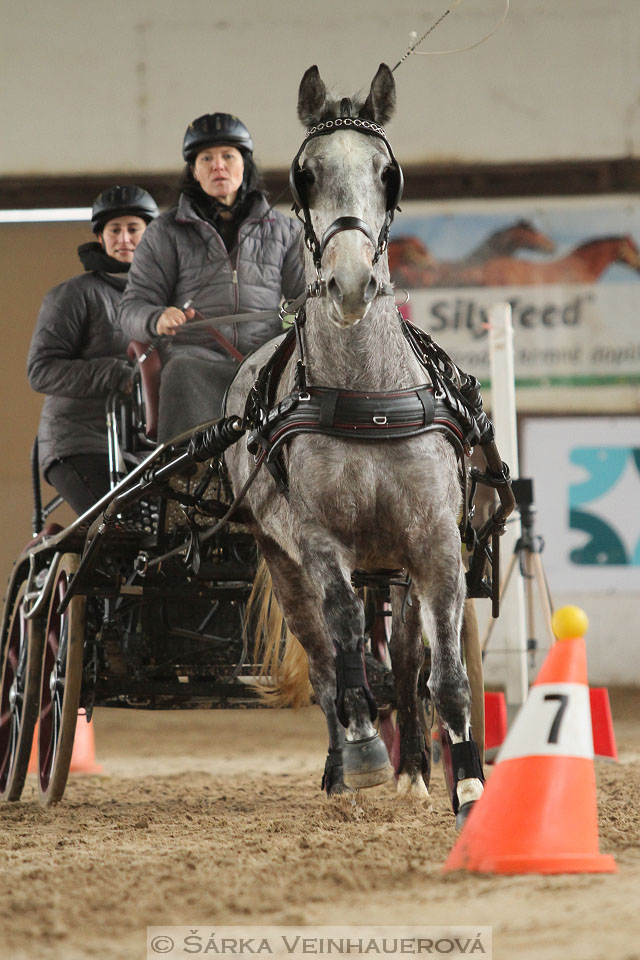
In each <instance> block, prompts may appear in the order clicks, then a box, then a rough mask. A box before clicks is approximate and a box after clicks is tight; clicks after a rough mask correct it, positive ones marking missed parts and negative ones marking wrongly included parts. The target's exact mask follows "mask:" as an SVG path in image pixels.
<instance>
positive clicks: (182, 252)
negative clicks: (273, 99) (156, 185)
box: [120, 113, 304, 441]
mask: <svg viewBox="0 0 640 960" xmlns="http://www.w3.org/2000/svg"><path fill="white" fill-rule="evenodd" d="M182 154H183V157H184V159H185V161H186V167H185V171H184V175H183V180H182V185H181V193H180V198H179V202H178V205H177V207H175V208H174V209H172V210H169V211H168V212H167V213H164V214H162V216H160V217H159V218H158V219H157V220H156V221H155V222H154V223H153V224H151V226H150V228H149V230H148V231H147V232H146V233H145V235H144V237H143V239H142V242H141V244H140V247H139V249H138V251H137V253H136V259H135V262H134V264H133V266H132V268H131V271H130V273H129V279H128V283H127V289H126V291H125V294H124V296H123V298H122V304H121V308H120V323H121V326H122V328H123V330H125V331H126V333H127V334H128V336H129V337H130V338H131V339H136V340H149V339H150V338H153V337H155V336H156V335H158V334H165V335H168V336H169V337H171V338H173V339H172V340H171V341H170V342H169V343H166V342H165V343H164V344H163V350H162V353H163V371H162V379H161V386H160V410H159V425H158V439H159V440H160V441H166V440H170V439H171V438H172V437H175V436H177V435H178V434H180V433H183V432H185V431H187V430H191V429H192V428H193V427H196V426H197V425H199V424H201V423H204V422H206V421H207V420H213V419H215V418H217V417H219V416H220V414H221V406H222V399H223V396H224V392H225V389H226V387H227V385H228V383H229V382H230V380H231V379H232V377H233V374H234V372H235V370H236V369H237V359H235V360H234V359H231V357H230V356H229V354H228V353H227V352H225V349H224V347H222V346H221V345H220V344H219V343H218V342H216V341H215V340H214V339H213V338H212V336H211V334H209V333H208V332H207V331H206V330H202V329H197V330H193V331H189V330H188V329H184V330H183V329H181V328H182V327H183V325H184V324H185V323H186V322H187V320H188V319H191V318H192V317H193V311H192V310H190V309H189V310H186V309H184V306H185V304H186V303H187V301H190V302H192V303H193V306H194V307H195V308H197V310H198V311H199V312H200V313H201V314H203V315H204V316H205V317H207V318H210V317H216V316H217V317H220V316H226V315H231V314H234V313H249V312H253V311H261V310H274V309H277V308H278V307H279V305H280V302H281V300H282V298H283V297H284V298H285V299H291V298H295V297H297V296H298V295H299V294H300V293H301V292H302V290H303V288H304V273H303V263H302V252H301V242H300V224H299V223H298V222H297V221H295V220H292V219H291V218H290V217H288V216H284V215H283V214H281V213H279V212H276V211H275V210H272V209H271V208H270V207H269V204H268V203H267V200H266V197H265V194H264V185H263V182H262V178H261V176H260V173H259V172H258V169H257V167H256V164H255V161H254V159H253V141H252V139H251V135H250V134H249V131H248V130H247V128H246V127H245V125H244V124H243V123H242V122H241V121H240V120H239V119H238V118H237V117H234V116H231V115H230V114H228V113H213V114H205V115H204V116H202V117H198V118H197V119H196V120H194V121H193V123H190V124H189V126H188V128H187V131H186V133H185V136H184V142H183V147H182ZM219 329H220V333H221V334H222V335H223V336H224V337H225V338H226V339H227V341H229V342H230V343H231V344H232V346H233V347H234V348H236V349H237V351H239V352H240V353H241V354H245V353H248V352H249V351H251V350H254V349H256V347H258V346H260V345H261V344H262V343H264V342H265V341H266V340H269V339H270V338H271V337H273V336H276V335H277V334H278V333H280V332H281V329H282V325H281V323H280V321H279V320H278V319H276V320H272V321H268V322H265V321H264V320H262V319H259V318H257V319H256V320H255V321H249V322H243V323H242V324H233V323H228V324H225V325H223V326H222V327H220V328H219ZM178 331H180V336H178V337H175V334H176V333H177V332H178Z"/></svg>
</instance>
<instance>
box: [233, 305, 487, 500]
mask: <svg viewBox="0 0 640 960" xmlns="http://www.w3.org/2000/svg"><path fill="white" fill-rule="evenodd" d="M398 318H399V321H400V323H401V326H402V331H403V333H404V335H405V337H406V338H407V340H408V342H409V344H410V345H411V348H412V350H413V352H414V354H415V355H416V357H417V359H418V360H419V362H420V364H421V366H422V367H423V369H424V370H425V372H426V373H427V374H428V376H429V382H425V383H423V384H419V385H418V386H416V387H409V388H405V389H401V390H394V391H389V392H384V393H377V392H373V391H366V392H363V391H357V390H343V389H339V388H335V387H326V386H317V385H308V384H307V382H306V369H305V364H304V351H303V344H302V328H303V326H304V322H305V316H304V308H303V309H302V310H300V311H299V312H298V314H296V320H295V323H294V326H293V327H292V328H291V329H290V330H289V331H288V332H287V334H286V336H285V338H284V340H282V342H281V343H280V345H279V346H278V348H277V349H276V350H275V351H274V353H273V355H272V356H271V358H270V359H269V361H268V362H267V364H266V365H265V366H264V367H263V368H262V370H261V371H260V373H259V374H258V377H257V379H256V381H255V383H254V385H253V387H252V389H251V391H250V393H249V396H248V398H247V403H246V407H245V414H244V424H243V425H244V427H245V429H247V430H248V431H249V436H248V439H247V448H248V450H249V452H250V453H252V454H253V455H254V458H255V462H256V464H259V463H264V465H265V466H266V467H267V469H268V470H269V472H270V473H271V475H272V476H273V478H274V480H275V483H276V486H277V488H278V490H279V491H280V492H281V493H283V494H284V495H285V496H286V495H287V494H288V478H287V470H286V465H285V462H284V458H283V455H282V454H283V447H284V446H285V444H287V443H289V442H290V441H291V440H292V439H293V438H294V437H295V436H297V435H298V434H301V433H316V434H323V435H325V436H331V437H340V438H343V439H351V440H358V441H376V442H378V443H379V442H380V441H381V440H400V439H406V438H408V437H414V436H418V435H420V434H423V433H428V432H432V431H440V432H442V433H444V434H445V436H446V437H447V439H448V440H449V441H450V442H451V443H452V445H453V447H454V449H455V452H456V454H457V456H458V457H459V458H460V459H462V458H463V456H464V453H465V451H468V450H469V448H470V447H472V446H474V445H475V444H476V443H487V442H489V441H490V440H493V436H494V432H493V425H492V424H491V421H490V420H489V418H488V417H487V416H486V414H485V413H484V412H483V410H482V400H481V398H480V393H479V386H480V384H479V383H478V381H477V380H476V378H475V377H470V376H468V375H467V374H464V373H462V371H461V370H459V369H458V368H457V367H456V366H455V364H454V363H453V361H452V360H451V359H450V357H449V356H448V355H447V354H446V353H445V352H444V350H442V348H441V347H439V346H438V345H437V344H436V343H435V342H434V341H433V340H432V338H431V337H430V336H429V335H428V334H427V333H424V331H422V330H419V329H418V328H417V327H414V326H413V324H411V323H409V322H408V321H407V320H405V319H404V318H403V317H402V316H401V314H400V313H399V312H398ZM296 346H297V348H298V359H297V363H296V373H295V387H294V389H293V390H292V391H291V393H288V394H287V395H286V396H285V397H283V398H282V399H281V400H280V401H277V399H276V394H277V388H278V383H279V382H280V378H281V376H282V374H283V372H284V369H285V367H286V365H287V363H288V362H289V360H290V359H291V357H292V356H293V355H294V352H295V350H296Z"/></svg>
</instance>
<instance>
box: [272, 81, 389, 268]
mask: <svg viewBox="0 0 640 960" xmlns="http://www.w3.org/2000/svg"><path fill="white" fill-rule="evenodd" d="M351 113H352V104H351V100H350V99H349V98H348V97H344V98H343V99H342V100H341V102H340V116H339V117H337V118H336V119H335V120H324V121H322V122H321V123H317V124H316V125H315V126H313V127H310V128H309V129H308V130H307V133H306V136H305V138H304V140H303V142H302V144H301V146H300V149H299V150H298V152H297V153H296V155H295V157H294V158H293V162H292V164H291V169H290V171H289V186H290V188H291V195H292V197H293V210H294V212H295V214H296V216H297V217H298V219H299V220H300V221H301V223H303V225H304V241H305V244H306V246H307V248H308V249H309V251H310V252H311V255H312V257H313V264H314V266H315V269H316V273H317V274H318V281H319V283H320V284H322V272H321V265H322V255H323V254H324V251H325V250H326V247H327V244H328V243H329V241H330V240H332V239H333V237H335V236H336V235H337V234H338V233H342V232H343V231H345V230H359V231H360V232H361V233H363V234H364V235H365V237H367V239H368V240H370V241H371V244H372V245H373V247H374V250H375V253H374V256H373V261H372V262H373V263H374V264H375V263H377V261H378V260H379V259H380V257H381V256H382V254H383V253H384V251H385V250H386V248H387V243H388V241H389V230H390V228H391V223H392V221H393V215H394V213H395V211H396V209H397V208H398V204H399V203H400V198H401V196H402V188H403V184H404V178H403V176H402V169H401V167H400V164H399V163H398V161H397V160H396V158H395V156H394V154H393V150H392V149H391V145H390V143H389V141H388V140H387V135H386V133H385V131H384V129H383V127H381V126H380V125H379V124H377V123H374V122H373V121H372V120H363V119H362V118H361V117H353V116H351ZM340 130H353V131H354V132H355V133H364V134H366V135H367V136H370V137H378V139H380V140H382V142H383V143H384V145H385V147H386V148H387V150H388V151H389V157H390V160H391V165H390V167H389V169H388V171H387V184H386V187H387V191H386V201H385V218H384V222H383V224H382V227H381V228H380V232H379V234H378V237H377V239H376V237H375V235H374V233H373V230H372V229H371V227H370V226H369V224H368V223H365V221H364V220H361V219H360V218H359V217H349V216H344V217H338V218H337V219H336V220H334V221H333V223H331V224H330V225H329V226H328V227H327V229H326V230H325V232H324V233H323V235H322V239H321V240H319V239H318V237H317V234H316V232H315V230H314V228H313V224H312V222H311V211H310V209H309V189H308V188H309V184H308V181H307V177H306V174H305V172H304V170H303V169H302V167H301V166H300V165H299V160H300V156H301V154H302V153H303V151H304V150H305V149H306V147H307V144H308V143H309V141H310V140H313V139H314V138H315V137H324V136H327V135H328V134H331V133H336V132H338V131H340ZM300 214H302V216H300Z"/></svg>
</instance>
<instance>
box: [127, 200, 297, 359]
mask: <svg viewBox="0 0 640 960" xmlns="http://www.w3.org/2000/svg"><path fill="white" fill-rule="evenodd" d="M300 238H301V226H300V224H299V223H298V222H297V221H296V220H293V219H292V218H291V217H287V216H285V215H283V214H282V213H279V212H277V211H275V210H270V209H269V205H268V203H267V201H266V200H265V199H264V197H259V198H258V199H256V201H255V203H254V204H253V206H252V207H251V209H250V211H249V214H248V216H247V217H246V219H245V220H244V221H243V222H242V223H241V224H240V228H239V232H238V241H237V247H236V249H235V251H232V252H231V254H229V253H228V252H227V249H226V247H225V245H224V242H223V240H222V237H221V236H220V234H219V233H218V231H217V230H216V229H215V227H214V226H213V225H212V224H211V223H209V222H208V221H207V220H205V219H203V218H202V217H200V216H199V215H198V214H197V213H196V211H195V209H194V207H193V205H192V202H191V200H190V199H189V198H188V197H187V196H186V195H185V194H182V195H181V197H180V201H179V204H178V206H177V207H176V208H174V209H172V210H169V211H167V213H164V214H162V215H161V216H159V217H158V218H157V220H154V221H153V222H152V223H150V224H149V226H148V228H147V230H146V231H145V234H144V236H143V237H142V240H141V241H140V244H139V246H138V248H137V249H136V255H135V260H134V262H133V264H132V265H131V269H130V271H129V279H128V281H127V288H126V290H125V294H124V296H123V298H122V303H121V306H120V313H119V323H120V325H121V327H122V329H123V330H124V331H125V333H126V334H127V335H128V337H129V338H130V339H133V340H143V341H145V340H149V338H150V337H153V336H155V335H156V323H157V320H158V318H159V316H160V314H161V313H162V312H163V310H164V309H165V308H166V307H170V306H174V307H179V308H180V309H182V308H183V306H184V304H185V303H186V301H187V300H192V301H193V306H194V307H196V308H197V309H198V310H199V311H200V313H202V314H204V316H205V317H221V316H225V315H227V314H233V313H250V312H252V311H258V310H275V309H277V308H278V306H279V305H280V301H281V299H282V297H284V298H285V299H293V298H295V297H297V296H298V295H299V294H300V293H302V290H303V289H304V282H305V281H304V268H303V259H302V247H301V239H300ZM219 329H220V332H221V333H222V335H223V336H224V337H226V338H227V340H229V341H231V343H233V344H234V346H236V347H237V348H238V350H239V351H240V352H241V353H249V352H250V351H251V350H255V349H256V347H259V346H260V345H261V344H262V343H264V342H265V341H266V340H269V339H270V338H271V337H273V336H276V335H277V334H278V333H280V332H281V329H282V324H281V323H280V321H279V320H277V319H276V320H273V321H271V322H268V323H265V322H264V321H263V320H256V321H255V322H254V321H248V322H245V323H242V324H240V323H238V324H224V325H223V326H222V327H220V328H219ZM190 343H198V344H200V345H202V346H207V347H210V348H211V349H212V350H216V351H219V352H221V349H222V348H220V347H219V346H218V345H217V344H216V343H215V341H213V340H212V338H211V336H210V335H209V334H208V333H207V332H206V331H203V330H193V331H191V332H190V331H189V330H188V328H183V329H182V330H181V332H180V334H179V335H178V337H176V338H175V339H171V341H170V342H169V343H167V344H166V345H165V349H167V350H168V351H169V352H171V351H173V350H176V349H179V348H180V347H181V346H183V345H188V344H190Z"/></svg>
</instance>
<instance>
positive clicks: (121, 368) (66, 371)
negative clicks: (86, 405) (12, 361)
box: [27, 281, 131, 398]
mask: <svg viewBox="0 0 640 960" xmlns="http://www.w3.org/2000/svg"><path fill="white" fill-rule="evenodd" d="M100 308H101V304H100V301H99V299H97V300H96V298H94V297H93V296H92V295H91V291H90V290H89V289H88V288H87V287H86V286H82V287H81V286H80V285H79V284H75V283H74V282H73V281H68V282H67V283H63V284H61V285H60V286H58V287H54V289H53V290H51V291H50V292H49V293H48V294H47V295H46V297H45V298H44V301H43V303H42V307H41V308H40V313H39V314H38V320H37V322H36V327H35V330H34V333H33V337H32V339H31V345H30V347H29V355H28V359H27V376H28V378H29V383H30V384H31V387H32V388H33V389H34V390H37V391H38V392H39V393H46V394H49V395H51V396H60V397H84V398H88V397H105V396H107V395H108V394H109V393H110V392H111V391H112V390H115V389H116V388H120V387H124V385H125V384H126V383H127V382H128V381H129V380H130V379H131V368H130V366H129V364H128V363H127V361H126V360H124V359H123V358H122V357H115V356H93V357H83V356H82V352H83V348H84V346H85V342H86V334H87V327H88V325H89V323H90V313H89V311H94V312H95V311H96V310H100ZM102 312H103V313H104V317H102V318H101V320H102V322H103V323H104V324H105V327H106V326H107V325H108V324H110V323H111V319H110V317H109V316H108V315H107V308H106V307H105V306H104V305H102ZM113 313H115V310H114V311H113Z"/></svg>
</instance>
